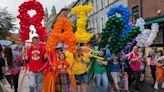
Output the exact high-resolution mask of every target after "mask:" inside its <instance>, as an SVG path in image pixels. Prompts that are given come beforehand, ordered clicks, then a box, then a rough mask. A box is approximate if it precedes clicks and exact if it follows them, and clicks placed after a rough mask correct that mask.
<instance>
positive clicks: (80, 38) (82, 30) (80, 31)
mask: <svg viewBox="0 0 164 92" xmlns="http://www.w3.org/2000/svg"><path fill="white" fill-rule="evenodd" d="M93 9H94V8H93V6H92V5H91V4H89V5H85V6H82V5H79V6H77V7H74V8H72V9H71V13H72V14H77V15H79V19H78V20H77V23H76V26H77V31H76V32H75V36H76V38H77V42H80V43H88V42H89V41H90V40H91V38H92V37H93V34H90V33H87V32H86V23H87V16H86V13H87V12H90V11H91V10H93Z"/></svg>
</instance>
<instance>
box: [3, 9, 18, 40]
mask: <svg viewBox="0 0 164 92" xmlns="http://www.w3.org/2000/svg"><path fill="white" fill-rule="evenodd" d="M14 22H15V18H13V17H12V15H11V14H10V13H9V12H8V11H7V8H4V9H2V8H0V39H4V38H6V33H7V32H9V31H14V29H16V27H15V25H16V24H14Z"/></svg>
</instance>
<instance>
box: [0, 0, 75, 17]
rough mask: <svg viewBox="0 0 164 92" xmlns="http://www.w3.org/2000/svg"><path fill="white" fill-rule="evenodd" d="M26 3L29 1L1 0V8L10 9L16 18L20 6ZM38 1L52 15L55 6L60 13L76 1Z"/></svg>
mask: <svg viewBox="0 0 164 92" xmlns="http://www.w3.org/2000/svg"><path fill="white" fill-rule="evenodd" d="M25 1H29V0H0V6H1V7H8V11H9V12H10V13H11V14H12V15H13V16H14V17H16V16H17V15H18V14H19V13H18V8H19V5H21V4H22V3H23V2H25ZM37 1H39V2H40V3H41V4H42V5H43V7H44V8H45V7H47V8H48V11H49V13H50V11H51V8H52V6H53V5H55V7H56V9H57V11H60V9H61V8H63V7H65V6H67V5H69V4H70V3H71V2H73V1H75V0H37Z"/></svg>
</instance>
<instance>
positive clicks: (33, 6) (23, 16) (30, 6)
mask: <svg viewBox="0 0 164 92" xmlns="http://www.w3.org/2000/svg"><path fill="white" fill-rule="evenodd" d="M29 10H36V15H34V16H33V17H30V15H29V14H28V13H27V12H28V11H29ZM18 11H19V13H20V14H19V15H18V16H17V18H19V19H20V23H19V24H20V30H21V32H20V39H21V40H22V41H25V40H28V39H29V32H30V25H34V26H35V29H36V32H37V33H38V35H39V38H40V39H41V40H45V39H46V38H47V34H46V32H45V27H43V26H42V24H41V22H42V20H43V17H44V11H43V7H42V5H41V4H40V3H39V2H37V1H35V0H32V1H28V2H24V3H23V4H21V5H20V6H19V10H18Z"/></svg>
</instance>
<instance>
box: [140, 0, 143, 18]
mask: <svg viewBox="0 0 164 92" xmlns="http://www.w3.org/2000/svg"><path fill="white" fill-rule="evenodd" d="M142 3H143V0H140V9H141V15H140V16H141V17H143V16H142Z"/></svg>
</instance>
